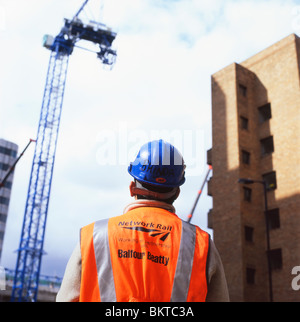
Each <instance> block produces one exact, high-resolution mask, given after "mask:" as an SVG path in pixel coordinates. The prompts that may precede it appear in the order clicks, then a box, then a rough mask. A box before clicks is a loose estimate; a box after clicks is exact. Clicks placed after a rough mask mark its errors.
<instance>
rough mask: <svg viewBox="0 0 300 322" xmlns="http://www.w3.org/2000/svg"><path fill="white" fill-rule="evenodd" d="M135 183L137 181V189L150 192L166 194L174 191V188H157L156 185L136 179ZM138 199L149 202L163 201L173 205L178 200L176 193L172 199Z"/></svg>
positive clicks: (142, 197)
mask: <svg viewBox="0 0 300 322" xmlns="http://www.w3.org/2000/svg"><path fill="white" fill-rule="evenodd" d="M134 181H135V184H136V187H139V186H140V187H143V188H144V189H146V190H150V191H154V192H160V193H166V192H171V191H172V190H174V188H170V187H162V186H155V185H151V184H148V183H144V182H140V181H137V180H136V179H135V180H134ZM137 199H148V200H157V201H163V202H166V203H168V204H170V205H172V204H173V202H174V201H175V200H176V199H177V194H176V192H175V193H174V195H173V196H172V197H170V198H169V199H157V198H154V197H151V196H143V195H137Z"/></svg>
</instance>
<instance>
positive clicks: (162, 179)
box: [128, 140, 185, 188]
mask: <svg viewBox="0 0 300 322" xmlns="http://www.w3.org/2000/svg"><path fill="white" fill-rule="evenodd" d="M184 170H185V164H184V160H183V157H182V155H181V153H180V152H179V151H178V150H177V149H176V148H175V147H174V146H173V145H171V144H170V143H167V142H165V141H163V140H156V141H151V142H148V143H146V144H144V145H143V146H142V147H141V149H140V151H139V153H138V155H137V157H136V159H135V161H134V162H131V163H130V165H129V167H128V172H129V174H130V175H131V176H133V177H134V178H135V179H136V180H137V181H139V182H141V183H147V184H150V185H155V186H161V187H167V188H174V187H178V186H181V185H182V184H184V182H185V177H184V174H185V171H184Z"/></svg>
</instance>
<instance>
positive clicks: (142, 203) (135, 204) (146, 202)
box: [123, 199, 175, 214]
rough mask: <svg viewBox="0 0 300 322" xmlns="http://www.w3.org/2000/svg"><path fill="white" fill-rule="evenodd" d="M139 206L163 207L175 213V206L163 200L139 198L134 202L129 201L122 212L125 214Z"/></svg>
mask: <svg viewBox="0 0 300 322" xmlns="http://www.w3.org/2000/svg"><path fill="white" fill-rule="evenodd" d="M140 207H156V208H163V209H165V210H168V211H170V212H172V213H175V208H174V206H172V205H170V204H168V203H166V202H163V201H156V200H146V199H139V200H135V201H134V202H132V203H130V204H129V205H128V206H126V207H125V209H124V211H123V213H124V214H125V213H126V212H128V211H130V210H133V209H136V208H140Z"/></svg>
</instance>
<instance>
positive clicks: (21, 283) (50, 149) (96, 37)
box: [11, 0, 116, 302]
mask: <svg viewBox="0 0 300 322" xmlns="http://www.w3.org/2000/svg"><path fill="white" fill-rule="evenodd" d="M88 1H89V0H86V1H84V3H83V4H82V6H81V8H80V9H79V10H78V12H77V13H76V15H75V16H74V17H73V19H72V20H69V19H65V21H64V26H63V28H62V29H61V31H60V33H59V34H58V35H57V36H56V37H55V38H53V37H52V36H49V35H47V36H45V37H44V46H45V47H46V48H47V49H49V50H50V51H51V54H50V61H49V67H48V73H47V78H46V85H45V90H44V96H43V102H42V108H41V114H40V120H39V125H38V132H37V141H36V146H35V152H34V157H33V162H32V168H31V176H30V181H29V187H28V194H27V200H26V206H25V213H24V219H23V226H22V231H21V238H20V243H19V248H18V255H17V263H16V269H15V276H14V282H13V288H12V296H11V301H13V302H16V301H18V302H35V301H36V300H37V294H38V285H39V276H40V269H41V261H42V256H43V254H44V250H43V246H44V236H45V229H46V221H47V214H48V206H49V199H50V190H51V182H52V175H53V167H54V161H55V151H56V145H57V138H58V132H59V124H60V118H61V111H62V105H63V97H64V89H65V84H66V77H67V70H68V61H69V56H70V55H71V54H72V52H73V50H74V47H76V43H77V42H78V41H80V40H86V41H88V42H92V43H94V44H96V45H97V47H98V46H99V51H97V52H96V53H97V57H98V58H99V59H100V60H101V61H102V63H103V64H105V65H108V66H112V65H113V64H114V62H115V58H116V51H114V50H113V49H112V48H111V46H112V42H113V41H114V39H115V37H116V33H114V32H112V30H111V29H110V28H108V27H106V26H105V25H104V24H101V23H97V22H94V21H90V22H89V23H88V24H83V22H82V21H81V20H80V19H79V18H78V16H79V14H80V13H81V11H82V10H83V9H84V7H85V6H86V5H87V3H88Z"/></svg>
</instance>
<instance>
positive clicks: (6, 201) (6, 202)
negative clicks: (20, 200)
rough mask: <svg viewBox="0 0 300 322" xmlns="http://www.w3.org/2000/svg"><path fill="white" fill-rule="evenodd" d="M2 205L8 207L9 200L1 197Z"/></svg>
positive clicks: (0, 202)
mask: <svg viewBox="0 0 300 322" xmlns="http://www.w3.org/2000/svg"><path fill="white" fill-rule="evenodd" d="M0 204H2V205H6V206H8V204H9V199H8V198H5V197H1V196H0Z"/></svg>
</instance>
